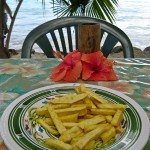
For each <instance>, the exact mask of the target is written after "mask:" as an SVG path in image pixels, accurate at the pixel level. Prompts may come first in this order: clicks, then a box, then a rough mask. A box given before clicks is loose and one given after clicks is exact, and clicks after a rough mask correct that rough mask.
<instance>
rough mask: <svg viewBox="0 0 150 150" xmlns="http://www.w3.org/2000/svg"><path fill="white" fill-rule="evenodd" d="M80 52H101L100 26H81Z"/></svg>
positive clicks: (92, 24) (79, 35)
mask: <svg viewBox="0 0 150 150" xmlns="http://www.w3.org/2000/svg"><path fill="white" fill-rule="evenodd" d="M78 50H79V51H80V52H82V53H92V52H95V51H99V50H100V24H96V23H91V24H81V25H79V28H78Z"/></svg>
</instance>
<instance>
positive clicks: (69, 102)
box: [0, 83, 150, 150]
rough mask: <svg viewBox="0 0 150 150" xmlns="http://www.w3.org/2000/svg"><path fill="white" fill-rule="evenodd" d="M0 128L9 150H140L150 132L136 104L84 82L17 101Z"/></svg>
mask: <svg viewBox="0 0 150 150" xmlns="http://www.w3.org/2000/svg"><path fill="white" fill-rule="evenodd" d="M0 128H1V136H2V138H3V139H4V142H5V144H6V145H7V147H8V148H9V149H10V150H22V149H24V150H28V149H32V150H34V149H35V150H42V149H44V150H99V149H102V150H117V149H123V150H135V149H136V150H141V149H143V148H144V146H145V144H146V143H147V141H148V138H149V133H150V126H149V119H148V117H147V115H146V113H145V112H144V110H143V109H142V108H141V107H140V105H138V104H137V103H136V102H135V101H134V100H132V99H131V98H129V97H128V96H126V95H124V94H122V93H121V92H118V91H115V90H112V89H109V88H105V87H101V86H98V85H92V84H79V83H67V84H56V85H50V86H46V87H42V88H39V89H36V90H33V91H30V92H28V93H26V94H25V95H23V96H21V97H19V98H17V99H16V100H15V101H14V102H13V103H12V104H10V105H9V106H8V107H7V109H6V110H5V111H4V113H3V115H2V118H1V126H0ZM143 137H144V138H143Z"/></svg>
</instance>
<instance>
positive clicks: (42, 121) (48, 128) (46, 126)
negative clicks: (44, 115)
mask: <svg viewBox="0 0 150 150" xmlns="http://www.w3.org/2000/svg"><path fill="white" fill-rule="evenodd" d="M37 122H38V123H39V124H40V125H41V126H42V127H43V128H44V129H46V130H47V131H48V132H50V133H52V134H54V135H59V132H58V131H57V130H55V129H54V128H52V127H50V126H49V125H48V124H47V123H45V122H44V120H42V119H38V120H37Z"/></svg>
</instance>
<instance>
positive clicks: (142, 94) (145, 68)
mask: <svg viewBox="0 0 150 150" xmlns="http://www.w3.org/2000/svg"><path fill="white" fill-rule="evenodd" d="M115 61H116V62H117V64H116V65H115V66H114V69H115V72H116V74H117V75H118V76H119V80H118V81H114V82H103V81H97V82H92V81H91V82H84V83H88V84H96V85H101V86H105V87H108V88H112V89H115V90H117V91H121V92H123V93H124V94H126V95H128V96H129V97H131V98H132V99H134V100H135V101H136V102H137V103H138V104H140V105H141V106H142V108H143V109H144V110H145V112H146V113H147V115H148V117H149V118H150V58H149V59H115ZM59 63H60V60H59V59H6V60H2V59H1V60H0V116H2V113H3V111H4V110H5V109H6V107H7V106H8V105H9V104H11V102H13V101H14V100H15V99H16V98H17V97H19V96H21V95H23V94H25V93H27V92H29V91H31V90H34V89H36V88H39V87H43V86H47V85H51V84H56V83H55V82H52V81H51V80H50V79H49V76H50V71H51V68H53V67H54V66H56V65H57V64H59ZM78 82H83V81H81V80H79V81H78ZM59 83H60V82H59ZM143 138H144V137H143ZM5 149H7V148H6V147H5V145H4V143H3V140H2V138H1V137H0V150H5ZM149 149H150V138H149V141H148V143H147V145H146V146H145V148H144V150H149Z"/></svg>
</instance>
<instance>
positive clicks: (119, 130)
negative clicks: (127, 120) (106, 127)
mask: <svg viewBox="0 0 150 150" xmlns="http://www.w3.org/2000/svg"><path fill="white" fill-rule="evenodd" d="M116 132H117V133H121V132H122V130H121V126H120V125H119V126H117V127H116Z"/></svg>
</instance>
